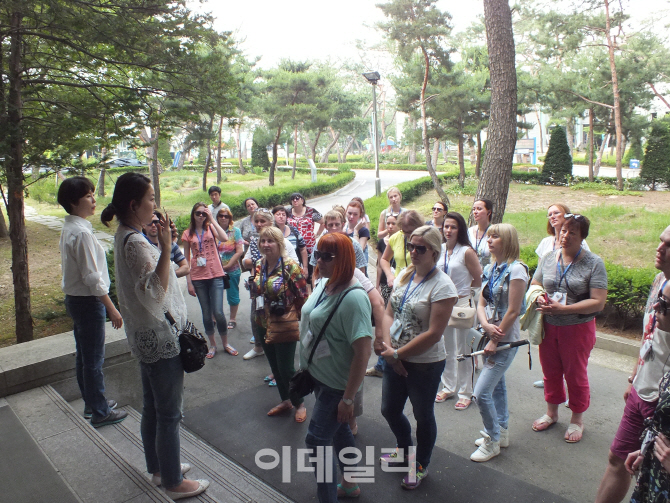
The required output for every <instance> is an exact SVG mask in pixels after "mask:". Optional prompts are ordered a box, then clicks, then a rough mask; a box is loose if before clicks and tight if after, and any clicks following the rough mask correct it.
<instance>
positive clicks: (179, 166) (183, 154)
mask: <svg viewBox="0 0 670 503" xmlns="http://www.w3.org/2000/svg"><path fill="white" fill-rule="evenodd" d="M188 153H189V151H188V150H182V151H181V155H180V156H179V162H177V171H181V170H182V169H183V168H184V161H185V160H186V155H187V154H188Z"/></svg>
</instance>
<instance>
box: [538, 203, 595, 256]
mask: <svg viewBox="0 0 670 503" xmlns="http://www.w3.org/2000/svg"><path fill="white" fill-rule="evenodd" d="M566 214H568V215H569V214H570V209H569V208H568V207H567V206H566V205H565V204H562V203H555V204H552V205H551V206H549V209H547V234H549V235H548V236H547V237H546V238H544V239H543V240H542V241H540V244H539V245H537V248H536V249H535V253H536V254H537V256H538V258H542V257H544V256H545V255H546V254H547V253H549V252H552V251H554V250H558V249H559V248H560V247H561V245H560V243H559V240H560V234H561V227H563V224H564V223H565V215H566ZM582 248H584V249H585V250H586V251H591V250H590V248H589V245H587V244H586V241H582Z"/></svg>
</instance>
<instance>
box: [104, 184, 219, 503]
mask: <svg viewBox="0 0 670 503" xmlns="http://www.w3.org/2000/svg"><path fill="white" fill-rule="evenodd" d="M205 208H206V206H205ZM153 215H154V189H153V187H152V185H151V182H150V180H149V178H147V177H146V176H144V175H140V174H139V173H125V174H123V175H121V176H120V177H119V178H118V180H117V181H116V186H115V188H114V195H113V196H112V202H111V203H110V204H109V205H108V206H107V207H106V208H105V209H104V210H103V212H102V215H101V217H100V219H101V220H102V223H103V224H105V225H107V226H109V222H110V221H111V220H112V218H113V217H114V216H116V218H117V220H118V221H119V227H118V229H117V231H116V235H115V239H114V264H115V272H116V292H117V295H118V299H119V307H120V309H121V313H122V314H123V319H124V321H125V323H124V324H125V327H126V336H127V337H128V344H129V345H130V348H131V351H132V353H133V355H134V356H135V358H137V359H138V360H139V362H140V372H141V377H142V393H143V406H142V422H141V426H140V428H141V433H142V444H143V446H144V457H145V460H146V466H147V471H148V472H149V473H151V474H152V482H153V483H154V484H156V485H162V486H163V487H164V488H165V489H166V494H167V496H168V497H170V498H172V499H173V500H178V499H182V498H188V497H192V496H196V495H198V494H200V493H202V492H203V491H204V490H205V489H207V487H208V486H209V482H207V481H206V480H186V479H185V478H184V476H183V474H184V473H185V472H187V471H188V470H189V469H190V468H191V467H190V466H189V465H188V464H182V463H180V448H179V423H180V421H181V419H182V414H181V410H182V402H183V395H184V368H183V365H182V361H181V357H180V356H179V339H178V338H177V334H176V333H175V331H174V329H173V326H172V325H171V324H170V322H168V320H167V319H166V317H165V315H166V312H167V313H169V314H170V315H171V316H172V318H174V320H175V322H176V325H177V328H178V329H181V328H183V326H184V325H185V324H186V321H187V314H188V313H187V310H186V303H185V302H184V297H183V296H182V294H181V289H180V288H179V284H178V283H177V276H176V275H175V273H174V269H173V268H172V267H171V266H170V251H171V247H172V233H171V231H170V223H169V222H170V220H169V218H168V216H167V215H165V216H164V217H161V218H160V222H159V223H158V241H159V246H158V247H156V246H154V245H153V244H152V243H151V242H150V241H149V240H148V239H147V238H146V236H144V235H143V234H142V232H141V229H142V226H143V225H148V224H150V223H151V220H152V218H153ZM200 218H202V217H200ZM220 266H221V264H220V263H219V267H220ZM210 316H211V315H210Z"/></svg>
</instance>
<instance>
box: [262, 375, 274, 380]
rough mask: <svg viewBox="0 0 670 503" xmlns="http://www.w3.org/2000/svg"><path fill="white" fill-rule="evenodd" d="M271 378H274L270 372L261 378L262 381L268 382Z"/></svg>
mask: <svg viewBox="0 0 670 503" xmlns="http://www.w3.org/2000/svg"><path fill="white" fill-rule="evenodd" d="M273 379H274V377H273V376H272V374H270V375H267V376H265V377H264V378H263V382H270V381H272V380H273Z"/></svg>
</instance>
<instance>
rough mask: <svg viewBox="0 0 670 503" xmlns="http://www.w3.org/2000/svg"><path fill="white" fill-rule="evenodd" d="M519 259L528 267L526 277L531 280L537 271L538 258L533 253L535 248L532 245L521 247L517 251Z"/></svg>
mask: <svg viewBox="0 0 670 503" xmlns="http://www.w3.org/2000/svg"><path fill="white" fill-rule="evenodd" d="M519 258H520V259H521V261H522V262H523V263H524V264H526V265H527V266H528V275H529V276H530V277H531V278H532V277H533V274H535V271H536V270H537V265H538V263H539V262H540V258H539V257H538V256H537V254H536V253H535V247H534V246H532V245H528V246H523V247H521V249H520V250H519Z"/></svg>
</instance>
